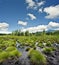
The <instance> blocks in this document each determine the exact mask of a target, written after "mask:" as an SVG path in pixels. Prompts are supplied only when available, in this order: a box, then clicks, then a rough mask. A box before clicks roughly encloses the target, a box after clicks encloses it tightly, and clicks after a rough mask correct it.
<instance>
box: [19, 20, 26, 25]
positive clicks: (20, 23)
mask: <svg viewBox="0 0 59 65" xmlns="http://www.w3.org/2000/svg"><path fill="white" fill-rule="evenodd" d="M18 24H19V25H23V26H26V25H27V22H24V21H18Z"/></svg>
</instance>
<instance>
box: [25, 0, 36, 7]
mask: <svg viewBox="0 0 59 65" xmlns="http://www.w3.org/2000/svg"><path fill="white" fill-rule="evenodd" d="M26 3H27V4H28V8H33V7H34V6H35V2H34V1H33V0H26Z"/></svg>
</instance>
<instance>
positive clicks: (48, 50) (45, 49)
mask: <svg viewBox="0 0 59 65" xmlns="http://www.w3.org/2000/svg"><path fill="white" fill-rule="evenodd" d="M54 50H55V49H54V48H52V47H49V48H44V49H43V52H44V53H45V54H51V53H52V52H53V51H54Z"/></svg>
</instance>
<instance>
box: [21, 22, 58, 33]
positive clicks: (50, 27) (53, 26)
mask: <svg viewBox="0 0 59 65" xmlns="http://www.w3.org/2000/svg"><path fill="white" fill-rule="evenodd" d="M43 30H45V31H48V30H59V23H56V22H49V23H48V24H47V25H38V26H35V27H29V28H26V29H22V30H21V31H23V32H25V31H29V32H30V33H35V32H42V31H43Z"/></svg>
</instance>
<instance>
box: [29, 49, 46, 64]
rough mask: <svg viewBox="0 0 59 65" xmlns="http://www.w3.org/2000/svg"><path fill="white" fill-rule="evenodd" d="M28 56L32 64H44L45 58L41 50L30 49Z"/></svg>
mask: <svg viewBox="0 0 59 65" xmlns="http://www.w3.org/2000/svg"><path fill="white" fill-rule="evenodd" d="M28 56H29V58H30V61H31V63H32V64H33V65H46V58H45V56H44V55H43V54H42V53H41V52H39V51H37V50H33V49H31V50H30V51H29V54H28Z"/></svg>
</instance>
